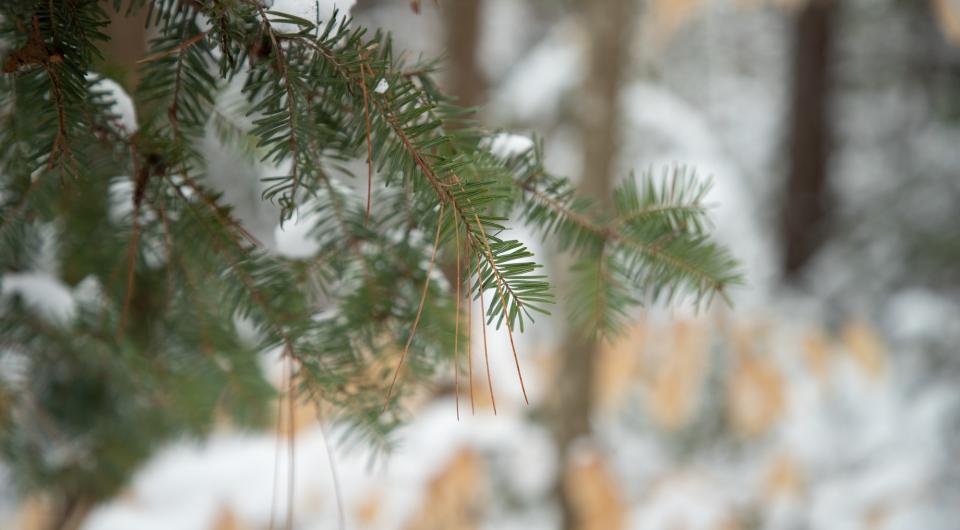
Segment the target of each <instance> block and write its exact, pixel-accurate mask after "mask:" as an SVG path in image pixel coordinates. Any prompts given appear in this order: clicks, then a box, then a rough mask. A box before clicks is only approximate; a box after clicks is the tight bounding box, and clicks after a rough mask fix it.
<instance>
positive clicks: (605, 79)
mask: <svg viewBox="0 0 960 530" xmlns="http://www.w3.org/2000/svg"><path fill="white" fill-rule="evenodd" d="M635 16H636V13H635V10H634V2H633V0H594V1H592V2H586V3H585V4H584V5H583V20H584V24H585V26H586V32H587V34H588V35H589V36H590V38H591V40H590V42H589V43H588V49H587V55H586V57H587V65H586V69H587V70H586V72H585V77H584V84H583V87H582V100H581V101H582V105H581V111H582V114H581V115H580V116H579V119H580V130H581V138H582V141H583V168H582V171H581V182H580V192H581V193H582V194H583V195H584V196H588V197H592V198H593V199H595V200H596V201H597V203H598V204H599V205H600V207H601V208H604V209H607V208H609V207H610V206H611V204H612V200H611V199H612V198H611V190H612V187H613V182H614V177H615V175H614V170H615V164H616V160H617V155H618V153H619V144H620V138H619V137H620V127H621V121H620V116H621V114H622V112H621V106H620V92H621V85H622V84H623V81H624V78H625V77H626V73H627V71H628V68H629V64H630V59H631V53H630V43H631V40H632V36H633V25H634V18H635ZM584 331H586V332H587V333H584ZM590 331H591V330H579V332H578V330H570V331H568V333H567V340H566V341H565V343H564V346H563V349H562V350H561V351H560V352H559V353H560V363H559V371H558V380H557V381H556V384H555V385H554V392H555V395H554V398H555V401H554V406H555V407H556V409H555V410H554V411H553V418H554V432H555V437H556V443H557V451H558V456H559V458H560V468H559V471H560V473H559V474H558V482H557V485H556V492H557V495H558V496H559V498H560V505H561V510H562V517H563V519H562V528H565V529H568V530H573V529H577V528H584V525H585V524H586V522H585V521H584V520H583V518H582V514H579V513H577V510H576V506H575V503H574V502H573V499H571V497H570V488H569V487H568V485H565V484H564V481H565V479H566V477H568V476H569V475H568V474H567V473H566V470H567V468H568V456H569V452H570V448H571V446H572V445H573V443H574V441H576V440H577V439H578V438H582V437H587V436H589V435H590V432H591V426H590V413H591V411H592V409H593V395H594V389H593V385H594V377H595V375H594V374H595V372H596V369H595V368H596V359H597V354H598V350H599V343H598V341H597V340H595V339H592V338H586V337H588V336H590V337H592V336H593V334H592V333H589V332H590ZM611 530H615V529H611Z"/></svg>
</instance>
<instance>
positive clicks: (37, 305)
mask: <svg viewBox="0 0 960 530" xmlns="http://www.w3.org/2000/svg"><path fill="white" fill-rule="evenodd" d="M0 294H2V295H3V297H4V298H8V297H12V296H14V295H19V296H20V297H22V298H23V301H24V303H26V305H27V306H28V307H30V308H32V309H34V310H35V311H38V312H39V313H40V314H42V315H44V316H45V317H47V318H49V319H50V320H52V321H55V322H67V321H69V320H70V319H71V318H73V315H74V313H75V311H76V303H75V302H74V299H73V294H72V292H71V290H70V288H69V287H67V286H66V285H64V283H63V282H62V281H60V279H59V278H57V277H56V276H54V275H53V274H51V273H49V272H10V273H6V274H4V275H3V276H2V277H0Z"/></svg>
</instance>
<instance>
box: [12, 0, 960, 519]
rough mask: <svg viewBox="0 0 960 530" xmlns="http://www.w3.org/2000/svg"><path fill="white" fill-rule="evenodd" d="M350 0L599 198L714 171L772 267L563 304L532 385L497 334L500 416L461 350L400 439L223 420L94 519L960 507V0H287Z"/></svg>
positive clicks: (130, 44) (743, 229) (754, 514)
mask: <svg viewBox="0 0 960 530" xmlns="http://www.w3.org/2000/svg"><path fill="white" fill-rule="evenodd" d="M334 5H336V6H337V7H339V8H340V9H350V10H351V13H352V14H353V16H354V17H355V22H354V23H355V24H359V25H363V26H367V27H369V28H372V29H376V28H382V29H384V30H387V31H390V32H392V33H393V34H394V36H395V39H396V47H397V49H404V50H408V52H407V53H408V54H409V55H410V56H411V57H416V56H419V55H423V56H427V57H431V56H441V55H442V56H444V58H445V63H444V66H443V69H442V72H443V74H444V76H445V77H444V78H443V79H442V82H443V83H444V84H445V86H446V87H447V90H448V91H449V93H451V94H453V95H455V96H456V97H457V98H459V100H460V101H461V102H462V103H463V104H465V105H468V106H473V107H476V109H477V110H476V113H477V117H478V118H479V119H480V121H481V122H482V123H483V124H484V125H485V126H486V127H488V128H489V129H490V130H501V129H502V130H507V131H510V132H511V133H515V134H524V135H526V134H535V135H537V136H539V137H541V138H542V139H543V141H544V143H545V147H546V149H545V152H546V154H547V163H548V166H549V167H550V168H551V169H552V170H555V171H557V172H558V173H560V174H566V175H571V176H574V177H575V178H577V179H578V182H579V186H580V189H581V190H582V191H583V192H584V193H587V194H594V195H596V196H603V195H604V194H605V193H606V191H608V190H609V189H610V188H611V187H612V185H613V183H615V182H617V181H619V180H620V179H623V178H630V171H631V169H635V170H636V171H637V172H638V173H639V172H645V171H649V172H653V173H654V174H659V173H661V172H663V171H665V170H669V169H670V168H673V167H678V166H683V167H687V168H688V169H690V170H695V171H696V173H697V174H699V175H701V176H710V177H711V178H712V179H713V182H714V189H713V190H712V192H711V195H710V197H709V199H710V202H711V203H712V205H713V207H714V208H713V213H714V220H715V224H716V229H717V234H718V238H719V239H720V240H721V241H722V242H723V243H725V244H727V245H729V246H730V248H731V249H732V251H733V253H734V255H736V256H737V257H738V259H740V260H741V261H742V263H743V266H744V270H745V276H746V278H747V285H746V286H744V287H740V288H738V289H736V290H734V291H733V292H732V295H733V303H732V305H730V306H726V305H723V304H715V306H714V307H712V308H711V309H710V310H709V311H706V312H703V311H701V312H696V311H694V310H693V309H692V308H688V307H678V308H672V309H669V310H668V309H665V308H662V307H650V308H647V310H646V311H644V312H642V313H638V314H636V315H635V316H634V324H633V325H632V326H631V327H630V329H629V331H628V333H627V334H626V335H625V336H624V337H623V338H622V339H621V340H619V341H618V342H616V343H613V344H602V345H599V346H598V347H597V348H595V349H594V350H593V351H587V350H585V349H584V348H583V347H582V345H576V344H571V341H570V340H568V336H567V334H566V330H565V328H566V325H565V322H564V320H563V319H562V318H553V319H544V320H542V321H538V325H537V326H536V327H535V328H534V329H533V330H532V331H528V332H527V333H526V334H524V335H523V336H522V340H523V342H524V347H523V348H522V351H523V352H524V354H525V356H524V358H523V359H522V362H523V366H524V369H525V374H528V379H529V384H528V388H529V389H530V391H531V392H530V393H531V405H529V406H524V405H522V398H521V397H520V394H519V388H516V386H515V379H514V378H513V377H511V374H512V373H513V372H512V371H513V367H512V362H513V361H512V357H511V356H510V354H509V349H508V346H507V344H506V337H505V336H499V335H498V336H495V337H494V340H493V349H492V350H491V364H492V365H493V372H494V377H493V382H494V387H495V390H496V392H497V397H498V400H497V413H498V414H497V415H496V416H494V415H493V414H492V410H491V407H490V404H489V403H488V399H487V398H486V396H485V394H484V393H483V392H478V393H477V398H478V403H477V409H478V410H477V412H476V414H475V415H471V414H469V413H467V412H465V411H466V410H468V409H465V408H464V407H465V401H464V398H462V397H461V402H460V411H461V418H460V419H459V420H458V419H457V417H456V415H455V403H454V396H453V380H452V371H451V375H450V378H449V379H448V380H441V381H437V384H436V385H435V386H434V387H433V388H429V389H424V391H423V393H422V395H421V396H420V397H419V398H418V400H417V402H416V403H413V404H411V409H412V410H413V414H412V417H411V421H410V423H409V424H408V425H407V426H405V427H404V428H402V429H401V431H400V432H399V433H398V434H397V441H398V448H397V449H396V450H395V451H394V452H393V453H392V454H391V455H389V456H388V457H387V458H385V459H384V458H379V459H376V460H371V458H370V455H369V454H367V452H366V451H365V448H364V447H362V446H356V445H338V444H337V443H336V440H337V429H336V426H329V425H327V426H324V425H321V424H320V423H318V421H317V417H318V414H317V411H316V410H313V409H311V408H310V407H306V406H304V407H301V408H299V409H297V410H296V411H295V415H296V420H297V421H296V422H291V421H289V420H290V418H287V417H281V418H280V419H279V421H280V423H281V425H280V427H281V428H280V430H279V432H280V433H281V437H282V438H289V437H293V439H294V440H295V447H296V451H295V454H294V455H290V454H288V453H285V452H284V453H283V454H281V455H280V457H279V458H277V457H276V447H277V435H276V433H275V432H273V430H272V429H270V430H267V431H264V432H259V433H258V432H241V431H238V430H237V429H235V428H233V427H231V426H230V425H227V424H224V425H222V426H220V427H218V428H217V430H216V431H215V432H214V434H213V436H212V437H211V439H210V440H208V441H204V442H198V441H191V440H184V441H182V442H179V443H176V444H174V445H172V446H170V447H167V448H166V449H164V450H162V451H160V453H159V454H158V455H156V456H155V457H154V458H153V459H152V460H151V461H150V462H149V463H148V465H146V466H145V467H144V468H143V469H142V470H141V471H140V472H139V473H138V474H137V475H136V478H135V480H134V481H133V483H132V484H131V485H130V486H129V488H128V489H127V490H126V491H125V492H124V493H123V494H122V495H120V496H119V497H117V498H116V499H114V500H113V501H111V502H110V503H108V504H106V505H103V506H99V507H96V508H94V509H93V510H92V512H91V513H89V514H88V516H87V517H86V518H85V521H84V522H83V523H82V528H86V529H88V530H129V529H183V530H191V529H197V530H200V529H210V530H214V529H215V530H241V529H243V530H254V529H265V528H268V527H269V526H270V525H271V524H272V523H271V513H272V511H273V508H272V504H276V503H278V502H281V503H283V502H286V499H288V498H289V499H291V502H293V503H294V506H295V510H296V516H297V517H296V521H295V525H294V527H296V528H303V529H308V528H317V529H319V528H351V529H358V530H359V529H408V530H414V529H444V530H460V529H463V530H466V529H480V528H485V529H497V530H509V529H521V528H522V529H525V530H534V529H552V528H568V529H589V530H618V529H638V530H639V529H651V530H653V529H657V530H659V529H663V530H679V529H684V530H700V529H703V530H706V529H711V530H734V529H737V530H746V529H754V528H756V529H759V528H769V529H806V528H821V529H871V530H880V529H904V530H915V529H925V530H951V529H953V530H955V529H957V528H960V467H958V466H957V465H956V464H955V456H956V455H957V454H958V451H960V402H958V392H957V388H958V383H960V352H958V351H957V345H958V344H960V207H958V205H960V0H834V1H830V0H821V1H818V0H809V1H808V0H592V1H589V2H572V1H568V0H441V1H440V2H439V3H434V2H433V1H432V0H422V1H418V0H413V1H412V2H407V1H401V0H357V1H356V3H355V4H354V3H353V2H351V1H349V0H348V1H338V2H335V3H334V2H332V0H321V1H319V2H314V1H313V0H276V1H275V2H274V6H273V8H274V9H275V10H278V11H288V12H291V13H296V14H301V15H303V16H304V17H305V18H308V19H313V18H314V16H316V14H317V12H316V10H318V9H319V10H320V13H319V14H320V16H321V18H322V17H324V16H325V15H327V14H329V13H330V12H331V11H332V9H333V7H334ZM118 20H120V21H121V22H120V23H118V24H115V25H113V26H111V28H110V31H111V34H112V36H113V38H114V42H115V45H113V46H112V47H111V50H110V52H109V55H110V58H109V61H110V62H109V63H108V66H111V67H113V68H114V69H115V70H114V77H115V78H117V79H118V80H122V79H124V78H125V77H126V78H127V83H128V84H129V83H132V82H133V81H132V80H131V79H130V78H129V77H128V76H135V75H136V74H135V73H134V70H132V69H131V68H130V65H131V64H133V63H134V62H135V61H136V60H138V59H139V58H141V57H142V56H143V55H144V50H145V44H144V43H145V42H146V40H145V39H146V38H147V36H146V35H144V32H143V31H142V30H141V29H140V28H141V26H142V25H141V24H138V23H137V22H136V21H135V20H130V19H122V17H120V18H118ZM208 143H209V144H210V145H209V149H210V151H211V153H216V152H217V149H219V147H218V145H217V142H216V140H215V135H213V134H212V133H211V135H210V137H209V138H208ZM220 152H221V153H225V151H223V150H222V149H221V150H220ZM221 158H222V160H218V161H216V163H215V164H216V167H217V168H218V169H217V170H216V171H212V172H213V173H215V174H219V175H221V177H219V178H220V181H221V183H222V185H223V188H224V191H225V193H226V196H227V198H228V200H229V201H230V202H232V203H233V204H235V205H236V207H237V211H238V214H239V215H240V216H241V217H242V218H243V219H244V221H245V223H246V224H247V225H248V227H249V229H250V230H251V232H253V233H254V235H256V236H257V237H258V238H259V239H261V240H263V241H265V242H267V244H269V245H272V246H273V247H274V248H276V249H277V250H278V251H279V252H289V253H291V254H294V255H295V254H296V253H297V245H298V244H301V243H302V241H301V240H300V239H302V234H301V235H298V234H295V233H291V232H290V231H289V230H288V231H283V230H280V229H279V228H278V227H277V223H276V219H277V217H276V212H275V211H273V210H270V209H269V208H268V206H266V205H264V204H263V203H261V202H260V201H259V190H244V189H237V188H236V187H232V186H230V185H229V182H231V179H235V178H236V176H237V175H240V174H247V175H253V174H255V173H256V172H257V171H258V169H257V168H256V167H251V166H250V165H249V164H248V163H247V162H246V161H243V160H234V159H231V158H229V157H228V156H227V155H226V154H222V155H221ZM298 238H300V239H298ZM527 239H529V240H530V241H531V244H532V243H534V239H533V238H532V237H529V238H527ZM533 246H536V245H533ZM538 250H539V252H538V253H541V254H543V255H549V253H550V252H551V249H549V248H547V249H538ZM548 261H551V260H548ZM552 262H553V263H554V267H553V270H551V271H550V273H551V275H553V277H554V278H557V277H560V276H558V275H561V276H562V274H564V264H563V263H560V262H559V260H553V261H552ZM556 283H557V284H558V285H560V289H561V290H562V286H563V281H562V280H560V281H556ZM3 287H4V291H5V292H7V291H9V290H16V289H18V287H17V284H16V283H15V282H10V281H7V282H5V283H4V286H3ZM561 314H562V312H561ZM474 336H475V337H477V336H479V335H478V334H475V335H474ZM266 369H268V370H273V371H274V372H275V375H276V377H275V379H276V381H277V382H278V383H279V371H278V369H277V367H273V366H268V367H267V368H266ZM474 373H475V375H476V374H481V373H482V372H480V371H479V370H477V371H475V372H474ZM477 377H479V375H477ZM483 384H485V382H484V383H483ZM483 384H481V383H478V385H479V386H478V388H483ZM290 425H295V426H296V428H295V429H294V428H290V427H289V426H290ZM328 442H329V445H328ZM328 448H330V449H331V450H330V451H329V453H328ZM291 457H293V458H294V459H295V460H294V466H293V467H294V468H295V469H296V481H295V485H296V490H295V491H293V492H290V491H287V480H286V478H284V476H283V473H285V472H286V469H287V467H286V463H287V462H286V459H287V458H291ZM277 469H279V470H280V474H281V479H280V480H276V477H275V474H274V472H275V470H277ZM6 482H7V481H6V480H2V479H0V500H2V502H0V527H2V528H23V529H37V528H43V527H44V526H43V525H44V524H46V523H45V522H44V521H45V518H47V517H48V514H47V513H46V510H45V505H44V499H42V498H36V499H16V498H15V497H14V495H13V493H12V489H11V488H8V487H5V486H3V484H4V483H6ZM277 499H281V500H280V501H278V500H277Z"/></svg>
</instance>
